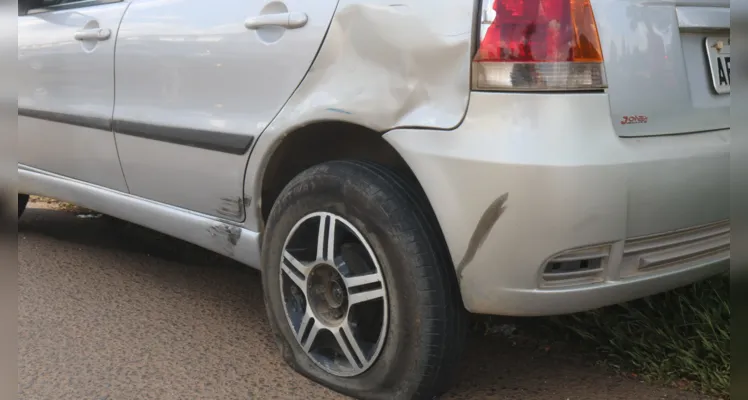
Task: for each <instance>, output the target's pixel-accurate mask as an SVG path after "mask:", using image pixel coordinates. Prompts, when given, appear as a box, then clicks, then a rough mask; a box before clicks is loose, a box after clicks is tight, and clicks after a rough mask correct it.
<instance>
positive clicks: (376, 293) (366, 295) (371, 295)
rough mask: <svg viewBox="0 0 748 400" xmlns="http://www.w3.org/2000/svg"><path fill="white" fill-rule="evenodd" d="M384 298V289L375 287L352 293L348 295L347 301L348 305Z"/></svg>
mask: <svg viewBox="0 0 748 400" xmlns="http://www.w3.org/2000/svg"><path fill="white" fill-rule="evenodd" d="M382 298H384V289H382V288H377V289H373V290H366V291H363V292H358V293H353V294H351V295H350V296H349V297H348V303H349V304H350V305H354V304H358V303H363V302H366V301H372V300H377V299H382Z"/></svg>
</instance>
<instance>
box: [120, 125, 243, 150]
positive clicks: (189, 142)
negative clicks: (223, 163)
mask: <svg viewBox="0 0 748 400" xmlns="http://www.w3.org/2000/svg"><path fill="white" fill-rule="evenodd" d="M114 132H116V133H121V134H123V135H128V136H137V137H141V138H145V139H152V140H158V141H160V142H168V143H174V144H181V145H183V146H190V147H197V148H201V149H206V150H215V151H220V152H223V153H229V154H237V155H241V154H244V153H246V152H247V150H249V146H251V145H252V142H254V139H255V138H254V136H249V135H238V134H235V133H225V132H216V131H204V130H199V129H189V128H174V127H170V126H160V125H151V124H145V123H141V122H130V121H120V120H115V121H114Z"/></svg>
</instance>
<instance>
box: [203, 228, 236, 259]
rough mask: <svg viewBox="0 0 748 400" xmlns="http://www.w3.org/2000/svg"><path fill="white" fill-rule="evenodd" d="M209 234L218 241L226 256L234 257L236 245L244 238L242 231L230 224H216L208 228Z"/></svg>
mask: <svg viewBox="0 0 748 400" xmlns="http://www.w3.org/2000/svg"><path fill="white" fill-rule="evenodd" d="M208 233H209V234H210V236H211V237H213V238H214V239H215V240H216V241H218V242H220V244H221V248H222V249H223V252H224V254H227V255H229V256H230V255H233V254H234V248H235V247H236V244H237V243H239V238H241V236H242V229H241V228H240V227H238V226H234V225H229V224H221V223H219V224H216V225H213V226H211V227H210V228H208Z"/></svg>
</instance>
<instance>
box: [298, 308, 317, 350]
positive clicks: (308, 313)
mask: <svg viewBox="0 0 748 400" xmlns="http://www.w3.org/2000/svg"><path fill="white" fill-rule="evenodd" d="M309 321H312V313H311V311H310V310H309V308H307V309H306V312H305V313H304V316H303V317H302V318H301V323H300V324H299V330H298V332H296V339H299V343H301V339H303V338H304V332H306V329H307V327H309ZM312 323H313V322H312Z"/></svg>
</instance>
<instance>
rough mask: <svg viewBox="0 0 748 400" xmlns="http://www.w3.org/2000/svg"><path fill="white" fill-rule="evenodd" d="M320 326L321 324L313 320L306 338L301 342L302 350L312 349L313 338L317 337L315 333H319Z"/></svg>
mask: <svg viewBox="0 0 748 400" xmlns="http://www.w3.org/2000/svg"><path fill="white" fill-rule="evenodd" d="M321 327H322V325H320V324H319V322H317V321H314V324H313V325H312V329H311V330H310V331H309V335H307V337H306V340H305V341H303V342H301V341H300V342H301V346H302V347H303V348H304V351H306V352H307V353H308V352H309V350H311V349H312V344H314V339H315V338H317V334H318V333H319V329H320V328H321Z"/></svg>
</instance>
